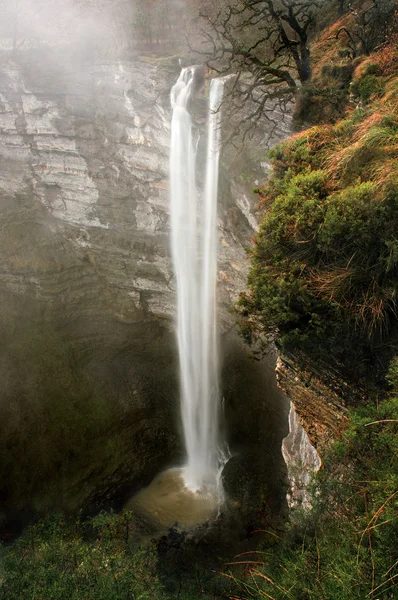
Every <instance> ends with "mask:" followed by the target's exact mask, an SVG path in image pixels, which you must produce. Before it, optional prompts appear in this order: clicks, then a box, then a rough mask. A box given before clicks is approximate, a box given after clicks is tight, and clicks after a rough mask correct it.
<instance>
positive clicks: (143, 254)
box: [0, 48, 256, 511]
mask: <svg viewBox="0 0 398 600" xmlns="http://www.w3.org/2000/svg"><path fill="white" fill-rule="evenodd" d="M62 58H63V54H62V52H61V53H60V52H59V51H57V50H56V49H55V50H54V56H53V57H51V52H49V51H48V49H46V51H45V52H43V51H42V49H40V48H31V49H27V50H21V51H20V52H19V53H18V55H17V56H16V57H15V58H13V57H12V56H11V55H10V53H7V52H5V53H4V54H3V55H2V56H1V57H0V214H1V227H2V233H1V236H0V257H1V258H0V296H1V303H2V309H1V315H0V316H1V319H0V326H1V331H2V337H3V341H4V343H3V352H2V353H1V359H2V360H1V361H0V379H1V382H2V388H3V394H2V397H1V399H0V410H1V412H2V417H3V418H2V423H3V433H4V435H3V436H2V442H1V444H0V471H1V478H0V479H1V481H2V486H0V487H1V489H0V502H1V506H2V508H3V510H4V511H7V510H8V509H9V507H10V506H14V507H22V506H24V503H28V502H30V501H31V500H32V498H33V499H36V500H35V502H36V504H37V502H39V504H40V502H41V500H40V501H39V500H37V498H41V496H43V494H44V496H46V500H45V502H46V503H47V504H49V505H54V503H56V504H57V505H59V506H61V507H62V506H75V505H76V504H77V505H82V504H85V503H86V504H87V503H90V502H91V501H94V500H95V498H98V497H99V498H101V499H102V500H107V499H108V498H112V497H113V496H114V495H115V493H116V492H115V490H116V491H117V490H119V489H121V488H122V487H123V486H124V485H126V482H136V483H137V484H138V483H139V482H140V481H143V478H144V480H145V478H148V477H150V476H151V474H154V473H155V472H156V471H157V470H159V469H160V468H162V467H163V466H165V465H167V464H169V463H170V462H174V461H176V460H178V459H179V458H181V453H182V449H181V444H180V441H179V440H180V436H179V432H178V425H177V424H178V384H177V373H178V360H177V355H176V349H175V340H174V333H173V319H174V315H175V288H174V281H173V273H172V266H171V257H170V247H169V208H168V154H169V133H170V117H171V115H170V108H169V91H170V87H171V85H172V83H173V82H174V81H175V80H176V77H177V76H178V71H179V68H178V65H176V64H175V63H173V62H172V61H168V62H167V61H153V60H149V59H140V58H139V57H135V58H134V59H132V60H123V61H117V60H110V61H104V60H102V62H98V63H97V62H89V61H87V62H86V63H84V64H81V65H80V64H79V63H78V62H76V61H75V62H73V63H68V62H67V61H65V62H63V61H62ZM234 169H235V170H234ZM234 169H232V172H231V171H228V170H226V169H225V168H224V169H223V172H222V174H221V178H222V185H221V190H222V193H221V199H220V209H219V235H220V246H219V247H220V258H219V277H218V279H219V291H220V321H221V325H222V330H223V331H227V330H228V329H229V328H230V327H231V326H232V324H233V320H234V318H233V316H232V315H231V314H230V312H229V309H230V308H231V307H232V305H233V302H234V299H235V297H236V295H237V294H238V293H239V292H240V291H241V290H242V289H244V287H245V283H246V275H247V268H248V261H247V257H246V254H245V250H244V248H245V247H247V246H248V245H249V244H250V237H251V235H252V233H253V230H254V228H255V227H256V215H255V211H256V199H255V196H254V195H252V194H251V193H250V192H251V188H252V187H253V183H254V182H253V181H252V180H251V175H250V173H246V179H245V180H244V182H243V183H242V182H240V181H239V179H238V178H237V177H235V175H237V171H236V165H235V167H234ZM56 347H57V348H59V347H62V348H63V349H65V353H64V354H65V355H62V357H59V356H58V354H57V350H56V349H55V348H56ZM234 352H235V350H234ZM226 354H228V352H227V351H226ZM66 355H67V356H66ZM44 356H46V357H47V358H46V359H45V361H44V359H43V361H44V362H45V363H46V365H47V366H43V365H42V364H41V363H40V365H39V366H38V363H39V362H40V361H41V360H42V358H43V357H44ZM51 356H53V357H54V361H55V362H56V365H55V366H51V360H50V358H51ZM47 359H48V360H47ZM226 360H227V359H226ZM74 365H78V366H74ZM66 372H67V377H69V379H68V383H65V379H66V375H65V373H66ZM85 377H88V378H89V380H90V381H89V383H87V385H86V384H84V386H82V385H81V382H82V381H85V379H84V378H85ZM85 386H86V387H90V389H91V388H92V398H91V400H90V401H88V400H87V399H85V396H84V393H83V389H81V388H82V387H83V388H84V387H85ZM60 390H62V393H61V392H60ZM90 393H91V392H90ZM97 396H101V398H103V399H104V400H103V408H104V411H105V412H104V414H103V415H102V417H101V419H102V421H104V422H101V423H102V424H101V426H99V425H98V423H97V426H96V419H97V417H98V418H99V416H98V415H96V406H97V404H98V403H97V401H96V400H95V398H96V397H97ZM72 397H73V401H72V400H71V398H72ZM88 402H89V403H88ZM87 403H88V404H87ZM26 405H28V406H29V407H30V408H29V410H26ZM43 411H44V412H43ZM90 411H91V412H90ZM104 415H106V416H104ZM59 419H61V420H62V425H61V426H60V424H59ZM87 420H89V421H90V420H91V421H92V423H93V425H92V428H91V429H90V431H89V432H87V431H86V432H85V433H84V431H85V429H84V428H85V427H86V425H85V424H86V422H87ZM80 429H81V432H82V433H81V434H79V436H78V439H77V440H76V439H74V435H72V431H73V432H76V431H78V430H79V431H80ZM32 431H34V432H36V433H35V434H32ZM101 432H102V433H101ZM87 437H89V438H90V443H85V442H84V439H83V438H87ZM109 437H111V441H112V440H113V442H112V443H113V445H112V444H111V445H110V446H109V448H108V449H106V445H107V443H108V442H109ZM73 446H75V447H73ZM21 456H23V457H24V458H23V460H21V459H20V457H21ZM65 456H66V457H67V459H65ZM46 457H47V458H46ZM17 463H18V464H19V467H18V468H20V470H19V471H18V468H17V467H16V464H17ZM32 464H34V465H36V466H35V467H34V468H33V469H32ZM65 464H66V465H67V466H65ZM17 480H18V483H17ZM54 481H55V482H56V483H55V484H54V485H53V483H54ZM44 489H45V490H46V491H45V493H44V492H43V490H44ZM55 498H56V501H55ZM0 510H1V508H0Z"/></svg>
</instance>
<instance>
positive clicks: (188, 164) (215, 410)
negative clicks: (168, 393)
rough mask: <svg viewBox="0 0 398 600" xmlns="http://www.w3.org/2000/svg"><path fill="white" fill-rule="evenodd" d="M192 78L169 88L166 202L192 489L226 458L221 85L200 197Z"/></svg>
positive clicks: (215, 91)
mask: <svg viewBox="0 0 398 600" xmlns="http://www.w3.org/2000/svg"><path fill="white" fill-rule="evenodd" d="M194 78H195V69H194V68H193V67H190V68H187V69H183V70H182V72H181V75H180V77H179V79H178V81H177V83H176V84H175V85H174V87H173V89H172V91H171V104H172V108H173V119H172V126H171V150H170V200H171V230H172V255H173V264H174V273H175V277H176V286H177V339H178V349H179V358H180V381H181V390H180V393H181V415H182V423H183V429H184V440H185V447H186V452H187V464H186V466H185V467H184V479H185V484H186V486H187V487H188V488H189V489H190V490H192V491H198V490H201V489H204V488H207V487H214V486H215V485H218V483H219V474H220V469H221V466H222V464H223V462H224V461H223V460H222V456H223V454H222V452H221V450H220V445H219V440H218V429H219V418H218V417H219V382H218V349H217V303H216V283H217V192H218V164H219V147H220V113H221V111H220V110H219V108H220V103H221V99H222V93H223V82H222V81H220V80H217V79H215V80H213V81H212V82H211V89H210V101H209V118H208V145H207V159H206V178H205V190H204V194H203V198H201V196H200V194H198V191H197V185H196V144H195V140H194V135H193V126H192V120H191V115H190V113H189V110H188V105H189V100H190V97H191V94H192V91H193V86H194Z"/></svg>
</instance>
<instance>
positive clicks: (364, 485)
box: [226, 363, 398, 600]
mask: <svg viewBox="0 0 398 600" xmlns="http://www.w3.org/2000/svg"><path fill="white" fill-rule="evenodd" d="M394 364H395V363H394ZM394 369H396V366H395V367H394ZM397 434H398V398H397V397H393V398H390V399H388V400H386V401H385V402H382V403H381V404H379V406H378V407H375V406H371V405H367V406H364V407H362V408H361V409H357V410H356V411H355V412H353V413H352V415H351V423H350V426H349V427H348V429H347V430H346V431H345V432H344V433H343V438H342V440H340V441H338V442H336V443H335V444H334V445H333V447H332V448H331V449H330V451H329V453H328V454H327V455H326V456H324V457H323V468H322V470H321V471H320V473H319V474H318V476H317V477H316V478H315V480H314V483H313V507H312V509H311V510H310V511H307V512H305V511H302V512H296V513H293V515H292V521H291V524H290V525H289V526H288V528H287V531H286V532H285V535H284V536H283V537H282V539H281V541H279V543H277V544H276V545H275V546H274V547H273V548H272V550H269V549H266V550H264V552H263V554H259V553H256V554H253V555H250V554H249V555H247V556H245V559H246V561H247V564H246V569H245V572H242V571H241V570H240V567H239V566H237V567H234V568H231V567H229V571H228V572H227V573H226V574H227V576H229V577H231V578H232V579H233V581H234V582H235V586H236V588H235V589H236V596H231V597H239V598H242V599H248V598H255V599H260V598H272V599H274V600H282V599H283V600H285V599H291V600H298V599H299V600H363V599H364V598H378V599H380V600H382V599H383V600H387V599H389V600H393V599H394V598H396V597H397V595H396V594H397V592H398V579H397V578H398V561H397V559H398V548H397V545H396V539H397V535H398V518H397V514H398V513H397V509H398V465H397V461H396V456H397V455H398V435H397ZM239 560H242V559H241V558H237V559H236V562H238V561H239Z"/></svg>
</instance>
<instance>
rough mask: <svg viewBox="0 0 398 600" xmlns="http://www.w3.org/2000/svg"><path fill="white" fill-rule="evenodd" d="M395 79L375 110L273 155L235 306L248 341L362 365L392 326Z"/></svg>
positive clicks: (395, 289) (396, 289) (396, 269)
mask: <svg viewBox="0 0 398 600" xmlns="http://www.w3.org/2000/svg"><path fill="white" fill-rule="evenodd" d="M366 77H368V78H369V77H375V76H374V75H366ZM395 81H396V79H394V80H391V81H389V84H388V86H387V87H386V93H385V94H384V95H383V96H382V97H381V98H380V99H377V100H375V99H373V100H372V103H371V104H369V106H368V108H366V109H364V108H362V109H359V110H356V111H353V112H352V113H351V114H349V115H348V116H347V117H346V118H345V119H343V120H341V121H340V122H338V123H337V124H335V125H323V126H317V127H313V128H312V129H309V130H308V131H305V132H302V133H300V134H296V135H295V136H293V137H292V138H290V139H289V140H287V141H286V142H284V143H282V144H280V145H279V146H277V147H275V148H274V149H273V150H272V151H271V153H270V157H271V159H272V164H273V174H272V177H271V179H270V181H269V182H268V184H267V186H266V187H265V188H263V189H262V190H261V191H260V197H261V201H262V204H263V206H264V211H265V212H264V219H263V222H262V224H261V227H260V230H259V233H258V234H257V236H256V238H255V244H254V247H253V248H252V250H251V258H252V267H251V272H250V276H249V281H248V282H249V289H248V291H247V292H246V293H243V294H242V295H241V296H240V299H239V301H238V304H237V312H238V314H239V324H240V327H241V331H242V333H243V335H244V337H245V338H246V340H247V341H248V342H249V343H251V342H252V341H254V340H258V339H259V338H261V337H262V336H264V335H265V336H266V337H268V336H269V335H272V336H274V337H276V340H277V342H278V343H279V344H281V345H285V346H291V345H293V346H296V345H297V344H305V345H306V348H307V350H311V349H312V350H314V351H317V352H320V351H322V352H323V353H324V354H325V356H326V357H328V356H329V357H330V358H331V360H339V361H341V362H342V363H345V364H346V365H348V364H349V363H350V362H354V363H356V364H357V365H358V366H359V368H362V367H361V365H360V363H361V359H362V358H364V357H365V356H367V357H369V353H372V352H373V350H372V348H373V347H374V346H375V344H376V343H379V341H380V339H382V338H383V337H385V336H386V335H388V334H389V332H390V331H391V330H392V328H393V327H394V326H395V323H396V322H397V318H396V314H397V313H396V309H397V294H398V244H397V239H398V169H397V165H396V153H397V151H398V121H397V117H396V102H397V96H398V86H396V85H395V83H394V82H395ZM364 89H365V88H364ZM366 89H367V88H366ZM354 349H355V350H354Z"/></svg>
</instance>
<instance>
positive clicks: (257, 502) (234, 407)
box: [126, 331, 290, 552]
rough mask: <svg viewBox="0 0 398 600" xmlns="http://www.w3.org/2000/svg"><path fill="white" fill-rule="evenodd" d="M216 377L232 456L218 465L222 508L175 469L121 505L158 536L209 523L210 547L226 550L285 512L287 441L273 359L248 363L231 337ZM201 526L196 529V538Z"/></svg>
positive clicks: (285, 416) (211, 495)
mask: <svg viewBox="0 0 398 600" xmlns="http://www.w3.org/2000/svg"><path fill="white" fill-rule="evenodd" d="M223 345H224V357H225V358H224V365H223V371H222V385H223V405H224V427H225V435H226V438H227V440H228V444H229V448H230V451H231V458H230V460H229V461H228V463H227V464H226V466H225V467H224V471H223V475H222V478H223V488H224V496H225V498H224V502H223V503H222V505H221V506H220V505H219V503H218V501H217V494H216V493H215V492H214V491H213V492H212V491H211V489H210V490H208V491H207V493H203V494H192V493H191V492H189V491H188V490H187V489H186V488H185V486H184V483H183V479H182V476H181V469H179V468H171V469H169V470H166V471H163V472H161V473H159V474H158V475H157V476H156V477H155V478H154V479H153V481H152V482H151V483H150V485H149V486H148V487H146V488H144V489H142V490H140V491H139V492H138V493H137V494H136V495H134V496H133V497H132V498H131V499H130V500H129V501H128V502H127V504H126V508H127V509H128V510H132V511H133V512H134V513H136V514H138V515H139V516H140V518H141V519H143V520H144V521H145V522H146V523H147V524H148V525H149V527H150V529H151V531H152V532H154V533H155V534H156V532H157V533H158V534H159V535H163V534H164V533H165V532H167V530H168V529H169V528H171V527H174V526H176V528H177V529H178V530H180V531H192V530H193V529H195V527H197V526H198V525H200V524H203V523H208V526H209V529H210V530H211V533H210V537H211V538H212V542H211V543H212V544H213V543H214V539H215V538H216V541H217V547H218V549H219V551H221V552H222V551H223V550H220V545H221V546H225V547H226V548H227V551H228V552H229V551H231V549H232V547H234V548H236V549H237V550H238V549H240V547H241V543H242V541H243V540H246V539H248V538H252V536H253V535H255V534H254V532H256V531H258V530H261V529H264V528H267V527H268V526H269V525H270V523H273V522H275V521H276V520H277V519H278V518H279V516H280V515H281V514H282V513H283V511H284V510H285V509H286V479H287V472H286V465H285V463H284V460H283V457H282V451H281V448H282V440H283V438H284V437H285V436H286V435H288V433H289V427H288V414H289V408H290V405H289V402H288V400H287V398H286V396H285V395H284V394H283V393H282V392H281V390H279V388H278V387H277V385H276V378H275V372H274V369H275V356H274V355H273V354H272V353H270V355H269V356H268V357H266V358H265V359H264V360H262V361H254V360H252V359H251V358H250V354H249V352H248V350H247V348H245V346H244V345H243V343H242V342H241V340H240V339H239V338H238V337H237V335H236V333H235V332H232V331H231V332H230V333H229V334H228V335H226V336H225V337H224V339H223ZM202 534H203V528H202V530H201V536H202Z"/></svg>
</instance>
